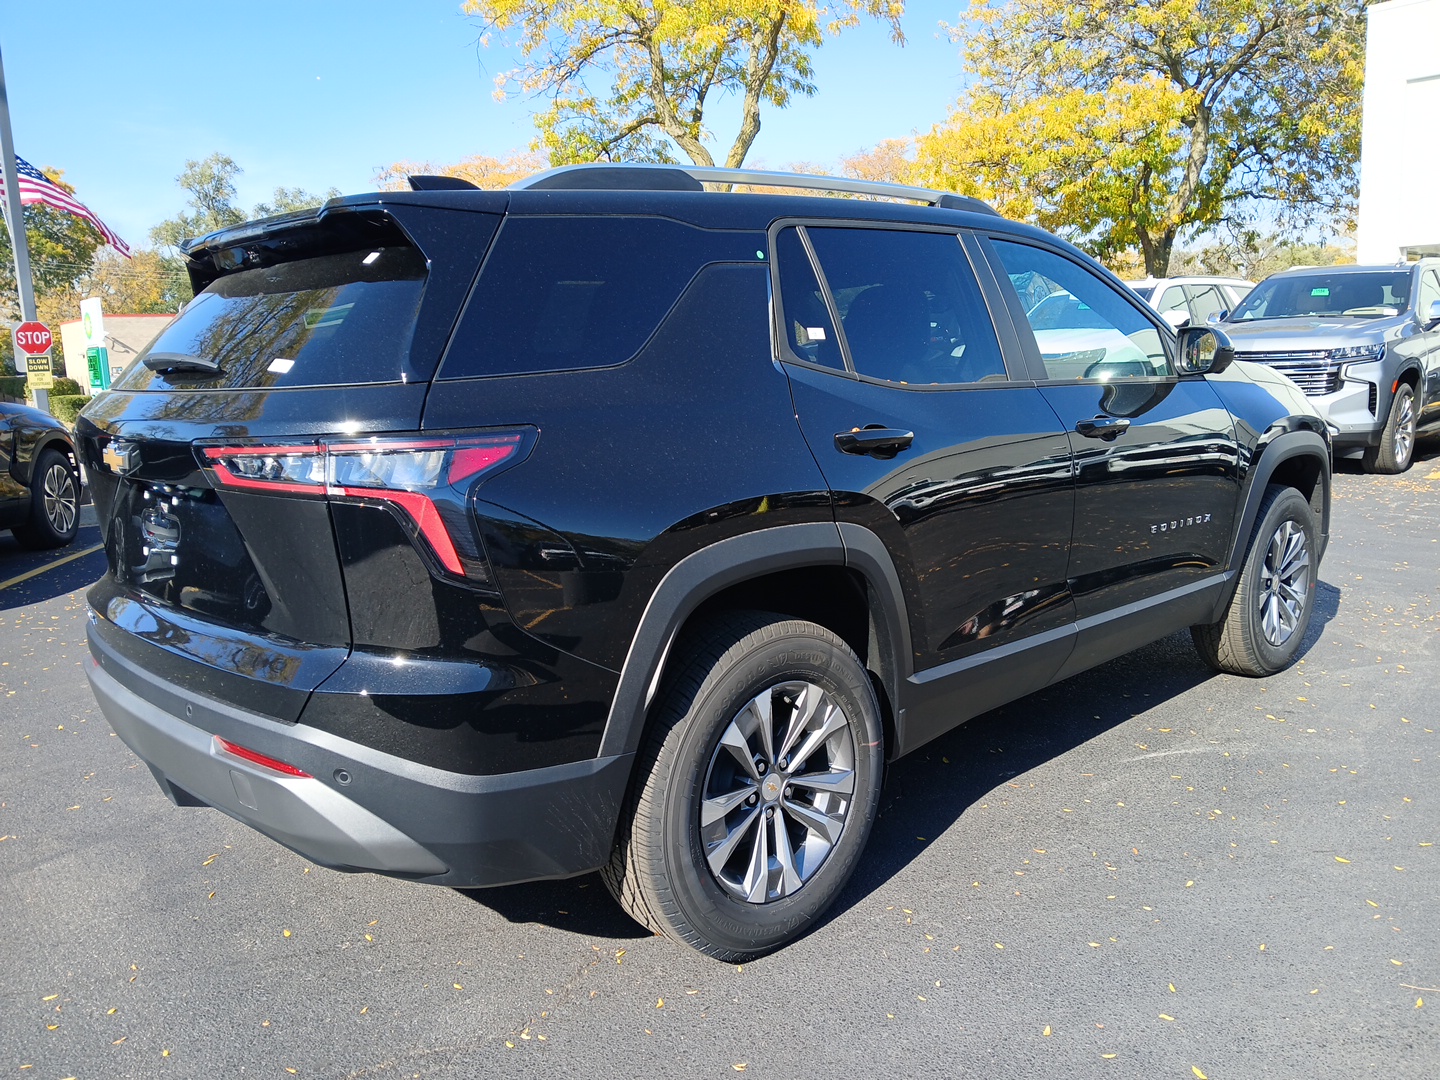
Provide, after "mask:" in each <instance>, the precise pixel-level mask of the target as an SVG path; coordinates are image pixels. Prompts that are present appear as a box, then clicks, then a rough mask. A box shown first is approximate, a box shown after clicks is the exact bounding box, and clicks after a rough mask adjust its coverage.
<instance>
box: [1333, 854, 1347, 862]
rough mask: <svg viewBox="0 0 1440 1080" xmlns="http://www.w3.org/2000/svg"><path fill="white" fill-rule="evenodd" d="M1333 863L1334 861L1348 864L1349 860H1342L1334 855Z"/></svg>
mask: <svg viewBox="0 0 1440 1080" xmlns="http://www.w3.org/2000/svg"><path fill="white" fill-rule="evenodd" d="M1335 861H1336V862H1343V863H1348V862H1349V861H1350V860H1349V859H1342V858H1341V857H1340V856H1339V855H1336V856H1335Z"/></svg>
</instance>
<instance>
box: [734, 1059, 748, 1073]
mask: <svg viewBox="0 0 1440 1080" xmlns="http://www.w3.org/2000/svg"><path fill="white" fill-rule="evenodd" d="M730 1067H731V1068H732V1069H734V1070H735V1071H736V1072H744V1071H745V1062H743V1061H740V1062H737V1063H736V1064H734V1065H731V1066H730Z"/></svg>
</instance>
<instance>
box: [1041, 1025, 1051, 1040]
mask: <svg viewBox="0 0 1440 1080" xmlns="http://www.w3.org/2000/svg"><path fill="white" fill-rule="evenodd" d="M1040 1034H1041V1035H1044V1036H1045V1037H1046V1038H1049V1036H1050V1025H1049V1024H1046V1025H1045V1030H1044V1031H1042V1032H1040Z"/></svg>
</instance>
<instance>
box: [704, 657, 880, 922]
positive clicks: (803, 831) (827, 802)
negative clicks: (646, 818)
mask: <svg viewBox="0 0 1440 1080" xmlns="http://www.w3.org/2000/svg"><path fill="white" fill-rule="evenodd" d="M854 795H855V736H854V734H853V731H852V729H851V725H850V721H849V719H848V718H847V717H846V715H845V711H844V710H843V709H842V708H841V707H840V705H839V704H838V703H837V702H836V701H835V699H834V698H833V697H831V696H830V695H829V694H828V693H826V692H825V691H824V690H823V689H822V688H821V687H819V686H817V685H815V684H814V683H812V682H800V681H797V682H783V683H778V684H776V685H775V686H772V687H769V688H767V689H765V690H763V691H761V692H760V693H759V694H757V695H756V696H755V697H754V698H752V699H751V700H750V701H749V702H747V703H746V705H745V706H744V708H742V709H741V710H740V711H739V712H738V713H736V715H735V717H734V719H733V720H731V721H730V723H729V725H727V726H726V728H725V730H724V732H723V733H722V734H721V736H720V741H719V744H718V745H717V746H716V747H715V751H714V753H713V754H712V755H711V757H710V764H709V767H708V768H707V770H706V773H705V786H704V788H703V794H702V798H701V803H700V821H699V826H700V842H701V846H702V848H703V850H704V854H705V860H706V863H707V864H708V866H709V869H710V873H711V875H712V876H713V877H714V878H715V880H716V882H718V883H719V885H720V886H721V888H723V889H724V890H725V891H726V892H727V893H729V894H730V895H731V896H733V897H735V898H736V899H739V900H744V901H746V902H748V903H752V904H764V903H768V902H771V901H774V900H781V899H784V898H785V897H788V896H791V895H793V894H794V893H795V892H796V891H798V890H799V889H800V888H802V887H803V886H804V884H805V883H806V882H807V881H809V880H810V879H811V878H812V877H813V876H814V875H815V873H816V872H817V871H818V870H819V869H820V867H821V866H823V865H824V863H825V860H826V859H827V858H828V857H829V856H830V853H831V851H833V850H834V847H835V845H836V844H837V843H838V842H839V840H840V834H841V832H842V831H843V830H844V828H845V823H846V820H847V818H848V817H849V814H850V808H851V806H852V803H853V801H854Z"/></svg>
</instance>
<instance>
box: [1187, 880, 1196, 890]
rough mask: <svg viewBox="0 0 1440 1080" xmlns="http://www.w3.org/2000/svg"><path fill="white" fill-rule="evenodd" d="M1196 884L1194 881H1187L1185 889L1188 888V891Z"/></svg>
mask: <svg viewBox="0 0 1440 1080" xmlns="http://www.w3.org/2000/svg"><path fill="white" fill-rule="evenodd" d="M1194 884H1195V882H1193V881H1187V882H1185V888H1187V889H1188V888H1191V887H1192V886H1193V885H1194Z"/></svg>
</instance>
